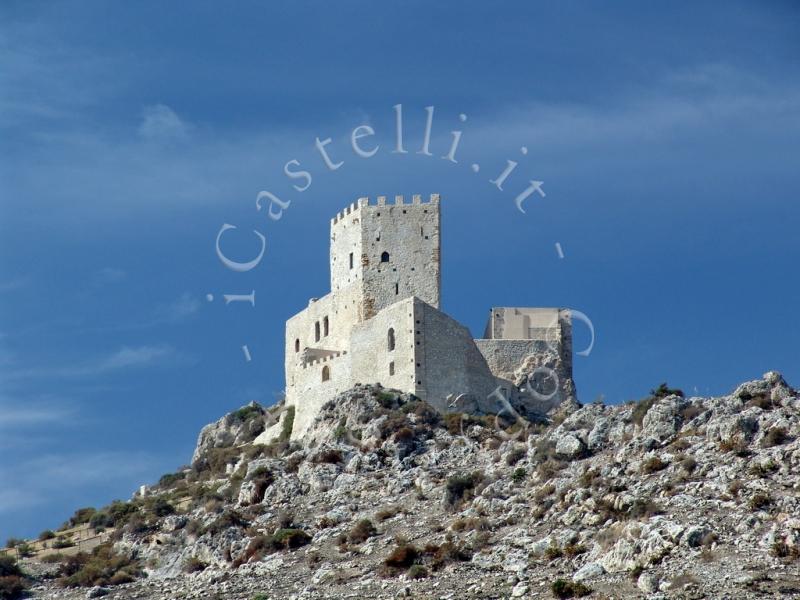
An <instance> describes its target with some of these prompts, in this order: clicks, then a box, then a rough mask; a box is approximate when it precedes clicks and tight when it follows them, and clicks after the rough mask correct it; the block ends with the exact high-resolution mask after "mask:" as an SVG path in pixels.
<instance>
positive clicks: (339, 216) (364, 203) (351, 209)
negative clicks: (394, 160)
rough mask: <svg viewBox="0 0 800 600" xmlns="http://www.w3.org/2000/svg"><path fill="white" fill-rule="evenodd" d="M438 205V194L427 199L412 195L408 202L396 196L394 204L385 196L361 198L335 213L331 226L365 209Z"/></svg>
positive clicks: (402, 197) (400, 195)
mask: <svg viewBox="0 0 800 600" xmlns="http://www.w3.org/2000/svg"><path fill="white" fill-rule="evenodd" d="M423 204H424V205H433V206H438V205H439V194H430V195H429V196H428V197H427V198H424V197H423V196H422V195H421V194H412V196H411V201H410V202H408V201H407V200H406V198H405V196H403V195H402V194H398V195H396V196H395V197H394V203H393V204H390V203H389V202H387V200H386V196H376V197H375V198H368V197H362V198H359V199H358V200H357V201H356V202H353V203H352V204H351V205H350V206H348V207H346V208H345V209H344V210H341V211H339V212H338V213H336V216H334V217H333V218H332V219H331V225H336V224H337V223H338V222H339V221H342V220H343V219H345V217H347V216H349V215H351V214H353V213H355V212H357V211H359V210H361V209H362V208H365V207H379V206H390V207H391V206H393V205H394V206H419V205H423Z"/></svg>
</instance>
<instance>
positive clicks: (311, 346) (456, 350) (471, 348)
mask: <svg viewBox="0 0 800 600" xmlns="http://www.w3.org/2000/svg"><path fill="white" fill-rule="evenodd" d="M440 206H441V203H440V199H439V195H438V194H432V195H431V196H430V198H428V199H426V200H423V199H422V198H421V196H418V195H415V196H413V197H412V199H411V202H410V203H409V202H406V201H405V200H404V198H403V196H396V197H395V199H394V204H391V203H388V202H387V201H386V197H385V196H378V198H377V201H375V202H370V200H369V199H368V198H360V199H359V200H358V201H357V202H356V203H353V204H351V205H350V206H348V207H347V208H345V209H344V210H343V211H341V212H340V213H339V214H337V215H336V216H335V217H334V218H333V219H332V220H331V240H330V274H331V291H330V293H328V294H327V295H325V296H323V297H322V298H311V300H310V301H309V304H308V307H306V308H305V309H304V310H302V311H301V312H299V313H297V314H296V315H295V316H293V317H292V318H290V319H289V320H288V321H287V322H286V354H285V370H286V406H287V407H294V409H295V414H294V423H293V430H292V439H299V438H301V437H302V436H303V434H304V433H305V431H306V430H307V429H308V427H309V425H310V424H311V422H312V421H313V420H314V417H315V416H316V415H317V414H318V413H319V410H320V408H321V407H322V406H323V405H324V404H325V403H326V402H328V401H329V400H331V399H332V398H333V397H334V396H336V395H337V394H339V393H341V392H344V391H346V390H348V389H351V388H352V387H353V386H354V385H355V384H357V383H380V384H382V385H383V386H385V387H387V388H393V389H396V390H400V391H402V392H408V393H413V394H414V395H416V396H418V397H419V398H421V399H423V400H426V401H427V402H428V403H430V404H431V405H432V406H434V407H436V408H437V409H438V410H440V411H442V412H456V411H457V412H469V413H492V412H497V411H502V410H503V409H504V407H505V409H506V410H507V405H506V403H505V402H504V401H503V400H502V399H505V401H507V402H508V404H510V406H512V407H513V408H514V409H515V410H517V411H518V412H520V413H521V414H523V415H526V416H529V415H530V414H531V413H544V412H546V411H547V410H549V409H550V408H552V407H553V406H556V405H558V404H560V403H561V402H562V401H563V400H565V399H568V398H570V397H573V396H574V384H573V381H572V325H571V319H570V313H569V311H568V310H564V309H559V308H517V307H504V308H492V309H491V310H490V317H489V322H488V324H487V326H486V330H485V333H484V337H483V338H482V339H473V337H472V335H471V334H470V332H469V330H468V329H467V328H466V327H464V326H463V325H461V324H460V323H458V322H457V321H456V320H455V319H453V318H452V317H450V316H448V315H447V314H445V313H444V312H442V311H441V310H440V298H441V219H440ZM501 398H502V399H501ZM279 431H280V426H276V427H273V428H270V429H268V430H267V431H266V432H264V434H263V435H262V437H261V439H260V441H261V442H263V443H266V442H269V441H270V440H271V439H273V438H274V437H275V436H276V435H277V433H278V432H279Z"/></svg>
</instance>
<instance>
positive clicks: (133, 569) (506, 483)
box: [23, 372, 800, 600]
mask: <svg viewBox="0 0 800 600" xmlns="http://www.w3.org/2000/svg"><path fill="white" fill-rule="evenodd" d="M279 412H281V409H280V407H278V408H277V409H271V410H269V411H267V410H265V409H263V408H261V407H259V406H255V405H251V406H248V407H244V408H243V409H241V410H239V411H237V412H236V413H232V414H231V415H228V416H226V417H225V418H224V419H222V420H220V421H219V422H218V423H215V424H213V425H210V426H208V427H206V428H205V429H204V430H203V433H202V434H201V436H200V439H199V442H198V448H197V451H196V452H195V455H194V457H193V462H192V465H191V467H187V468H185V469H183V470H181V471H180V472H178V473H176V474H171V475H167V476H165V477H163V478H162V480H161V482H160V483H159V485H157V486H154V487H153V488H152V489H151V490H150V491H149V492H148V494H147V495H146V496H145V497H144V498H142V497H137V498H134V500H132V501H131V502H129V503H125V506H127V507H128V508H126V509H122V508H121V507H120V506H118V505H117V506H116V507H115V508H111V507H107V508H106V509H102V510H100V511H97V513H96V514H97V515H102V516H101V517H92V520H95V519H96V520H97V522H98V523H100V522H102V525H104V526H105V527H107V531H110V532H112V533H111V534H110V539H111V541H112V542H113V548H111V547H109V546H103V547H101V548H102V550H101V552H96V553H95V554H96V555H98V554H102V552H106V556H105V557H103V556H93V557H92V556H89V557H84V558H83V559H82V562H81V560H78V559H76V558H72V559H66V558H61V557H59V558H56V559H51V560H50V561H49V562H50V564H48V565H41V564H34V563H31V562H30V561H25V563H24V565H23V567H24V568H27V569H28V570H29V571H33V572H35V573H37V574H38V579H36V580H34V581H33V591H34V593H35V595H36V597H41V598H58V599H64V598H82V597H85V596H86V594H87V591H86V589H83V590H81V589H79V588H74V587H69V586H74V585H78V584H84V585H93V584H103V586H104V587H102V588H100V587H96V588H94V589H92V590H90V591H89V592H88V593H89V594H104V593H106V592H107V593H108V597H110V598H147V599H150V598H153V599H168V598H198V599H200V598H202V599H204V600H205V599H213V598H219V599H223V598H224V599H225V600H238V599H241V600H253V599H258V600H264V599H267V598H269V599H278V598H298V599H300V598H309V599H310V598H337V599H338V598H396V597H412V598H446V599H449V598H453V599H456V598H457V599H459V600H460V599H462V598H509V597H511V598H553V597H564V598H565V597H572V596H575V597H577V596H588V597H592V598H634V597H654V598H764V597H791V596H800V475H799V474H800V397H798V393H797V392H796V391H794V390H792V389H791V388H790V387H789V386H788V385H787V384H786V383H785V382H784V381H783V379H782V378H781V376H780V375H779V374H777V373H774V372H771V373H767V374H766V375H764V377H763V379H760V380H757V381H751V382H748V383H744V384H742V385H740V386H739V387H738V388H736V390H735V391H734V392H733V393H732V394H730V395H728V396H723V397H719V398H685V397H683V395H682V394H681V393H680V392H679V391H678V390H670V389H669V388H667V387H666V386H661V387H660V388H658V389H657V390H654V392H653V395H652V396H651V397H649V398H647V399H645V400H642V401H641V402H638V403H631V404H627V405H620V406H605V405H603V404H591V405H587V406H579V405H575V404H570V405H564V406H561V407H560V408H559V409H558V410H557V411H556V412H555V413H553V414H551V415H548V416H547V418H546V419H542V421H541V422H530V421H527V420H524V419H522V418H515V417H514V416H511V415H503V417H501V418H495V417H491V416H485V417H474V416H467V415H457V414H456V415H447V416H445V417H443V416H441V415H439V414H438V413H436V412H435V411H434V410H432V409H431V408H430V407H429V406H428V405H426V404H425V403H423V402H420V401H418V400H417V399H415V398H413V397H411V396H407V395H400V394H396V393H393V392H392V391H391V390H385V389H382V388H380V387H379V386H361V387H357V388H355V389H353V390H351V391H349V392H347V393H345V394H343V395H342V396H340V397H339V398H337V399H336V400H335V401H333V402H331V403H329V404H328V405H326V407H325V408H324V409H323V412H322V414H321V415H320V417H319V418H318V419H317V420H316V422H315V423H314V425H313V426H312V429H311V431H310V433H309V435H308V437H307V438H306V440H305V444H304V445H300V444H297V443H294V442H293V443H289V442H288V434H289V433H290V432H291V421H292V415H291V413H289V412H288V411H284V412H283V414H278V413H279ZM276 423H279V424H278V425H276ZM270 426H272V427H276V426H279V427H281V428H282V430H283V432H284V435H282V436H281V438H279V439H278V441H275V442H273V443H271V444H269V445H266V446H265V445H259V444H254V443H253V441H254V440H255V439H256V438H257V436H258V435H259V434H260V433H261V432H262V431H264V429H265V428H267V427H270ZM113 560H117V561H120V562H119V565H117V566H116V567H115V566H113V565H111V566H109V564H110V562H111V561H113ZM93 561H94V562H93ZM70 565H71V566H70ZM92 565H94V566H92ZM87 569H89V572H88V574H87V573H86V570H87ZM104 569H105V570H104ZM120 573H123V576H122V577H121V578H120V577H119V575H120ZM142 575H144V577H142ZM114 577H117V581H114V580H113V579H114ZM126 581H127V583H126ZM114 583H117V584H118V585H111V584H114ZM61 586H67V587H61Z"/></svg>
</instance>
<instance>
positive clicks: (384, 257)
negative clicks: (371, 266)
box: [381, 252, 389, 263]
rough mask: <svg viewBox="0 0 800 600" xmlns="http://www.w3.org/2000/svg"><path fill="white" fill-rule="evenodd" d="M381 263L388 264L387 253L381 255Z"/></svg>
mask: <svg viewBox="0 0 800 600" xmlns="http://www.w3.org/2000/svg"><path fill="white" fill-rule="evenodd" d="M381 262H382V263H385V262H389V253H388V252H384V253H383V254H381Z"/></svg>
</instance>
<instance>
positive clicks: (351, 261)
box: [350, 252, 353, 269]
mask: <svg viewBox="0 0 800 600" xmlns="http://www.w3.org/2000/svg"><path fill="white" fill-rule="evenodd" d="M350 268H351V269H352V268H353V253H352V252H351V253H350Z"/></svg>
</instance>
